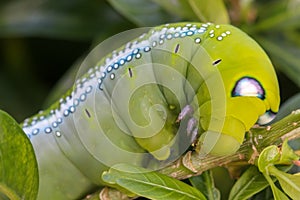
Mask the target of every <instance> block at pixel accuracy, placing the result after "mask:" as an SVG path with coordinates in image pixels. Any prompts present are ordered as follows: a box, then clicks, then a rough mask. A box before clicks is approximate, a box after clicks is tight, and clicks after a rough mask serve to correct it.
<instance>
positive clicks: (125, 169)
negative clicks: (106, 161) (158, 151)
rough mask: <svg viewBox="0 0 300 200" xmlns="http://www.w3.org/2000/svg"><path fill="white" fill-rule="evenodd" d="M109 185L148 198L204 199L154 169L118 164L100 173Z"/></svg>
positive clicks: (187, 186) (196, 192)
mask: <svg viewBox="0 0 300 200" xmlns="http://www.w3.org/2000/svg"><path fill="white" fill-rule="evenodd" d="M102 179H103V180H104V181H105V182H107V183H108V184H110V185H111V186H117V187H118V186H119V187H121V188H124V189H125V190H128V191H130V192H132V193H135V194H137V195H139V196H143V197H146V198H149V199H157V200H160V199H161V200H173V199H198V200H199V199H200V200H201V199H206V198H205V196H204V195H203V194H202V193H201V192H200V191H198V190H197V189H196V188H193V187H191V186H190V185H187V184H186V183H183V182H181V181H179V180H176V179H174V178H171V177H169V176H166V175H163V174H160V173H158V172H154V171H148V170H146V169H143V168H138V167H135V166H131V165H128V164H118V165H115V166H113V167H112V168H110V169H109V171H107V172H104V173H103V174H102Z"/></svg>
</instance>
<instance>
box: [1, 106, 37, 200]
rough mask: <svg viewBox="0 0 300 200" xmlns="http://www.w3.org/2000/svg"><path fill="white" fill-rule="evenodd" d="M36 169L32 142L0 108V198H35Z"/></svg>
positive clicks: (12, 199) (14, 199)
mask: <svg viewBox="0 0 300 200" xmlns="http://www.w3.org/2000/svg"><path fill="white" fill-rule="evenodd" d="M37 191H38V170H37V162H36V159H35V154H34V150H33V148H32V145H31V143H30V141H29V139H28V137H27V136H26V135H25V133H24V132H23V130H22V129H21V128H20V126H19V125H18V123H17V122H16V121H15V120H14V119H13V118H12V117H10V116H9V115H8V114H7V113H5V112H3V111H1V110H0V197H1V193H2V195H3V194H4V196H7V197H9V198H10V199H11V200H16V199H36V197H37Z"/></svg>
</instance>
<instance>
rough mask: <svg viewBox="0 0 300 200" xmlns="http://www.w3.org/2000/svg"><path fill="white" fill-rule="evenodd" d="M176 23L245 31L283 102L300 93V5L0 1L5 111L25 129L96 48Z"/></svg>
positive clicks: (271, 1)
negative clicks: (265, 60) (271, 70)
mask: <svg viewBox="0 0 300 200" xmlns="http://www.w3.org/2000/svg"><path fill="white" fill-rule="evenodd" d="M178 21H198V22H208V21H210V22H215V23H231V24H233V25H235V26H237V27H239V28H241V29H242V30H244V31H245V32H247V33H248V34H250V35H251V36H252V37H253V38H254V39H255V40H256V41H257V42H258V43H259V44H260V45H261V46H262V47H263V48H264V49H265V50H266V52H267V53H268V55H269V56H270V58H271V60H272V62H273V63H274V65H275V68H276V72H277V74H278V77H279V84H280V88H281V98H282V102H284V101H286V100H287V99H289V98H290V97H291V96H293V95H294V94H296V93H298V92H299V91H300V90H299V86H300V1H299V0H259V1H258V0H256V1H255V0H224V1H223V0H214V1H211V0H163V1H161V0H19V1H17V0H1V3H0V109H2V110H5V111H6V112H8V113H10V114H11V115H12V116H13V117H15V119H16V120H17V121H19V122H21V121H22V120H24V118H26V117H29V116H31V115H32V114H34V113H36V112H37V111H38V110H40V109H43V108H45V106H47V105H49V104H50V103H51V102H53V101H54V100H55V99H56V97H58V96H59V95H61V94H63V93H64V91H65V89H66V88H68V87H70V86H71V85H72V83H73V82H72V81H73V79H74V76H75V74H74V71H75V69H76V65H78V63H80V60H81V59H82V58H84V56H85V55H86V54H87V53H88V52H89V51H90V50H91V49H92V47H93V46H95V45H97V44H98V43H99V42H101V41H103V40H105V39H106V38H108V37H109V36H112V35H114V34H117V33H119V32H121V31H124V30H128V29H132V28H135V27H144V26H155V25H159V24H162V23H168V22H178ZM99 59H100V58H99Z"/></svg>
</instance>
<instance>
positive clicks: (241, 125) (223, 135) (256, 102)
mask: <svg viewBox="0 0 300 200" xmlns="http://www.w3.org/2000/svg"><path fill="white" fill-rule="evenodd" d="M224 32H227V33H230V36H229V34H228V35H226V37H214V38H211V39H208V40H207V42H206V43H205V44H204V45H205V49H206V50H207V51H208V54H209V55H210V56H211V57H212V59H213V60H214V62H213V63H212V65H211V67H215V68H218V71H219V72H220V74H221V77H222V79H223V83H224V87H223V88H214V90H217V91H218V90H220V93H222V91H221V90H225V93H224V95H225V98H220V97H218V96H214V95H211V96H210V98H209V99H207V100H206V102H205V103H203V104H202V105H201V106H200V108H199V109H200V124H201V127H202V128H203V129H204V131H205V132H204V134H203V135H201V137H200V140H199V141H200V153H205V154H206V153H211V154H214V155H228V154H232V153H234V152H235V151H236V150H237V149H238V148H239V146H240V145H241V143H242V142H243V139H244V135H245V132H246V131H248V130H249V129H250V128H251V127H252V126H253V125H254V124H255V123H260V124H265V123H268V122H269V121H271V120H272V119H273V118H274V117H275V113H276V112H277V111H278V107H279V102H280V97H279V87H278V82H277V77H276V74H275V71H274V68H273V66H272V64H271V62H270V60H269V58H268V56H267V55H266V53H265V52H264V51H263V50H262V48H261V47H260V46H259V45H258V44H257V43H256V42H255V41H254V40H253V39H251V38H250V37H249V36H248V35H246V34H245V33H243V32H242V31H240V30H238V29H236V28H234V27H232V26H230V25H223V26H221V28H218V29H215V30H214V34H215V35H222V33H224ZM210 79H214V76H211V77H210ZM209 87H210V86H209V85H207V84H206V85H205V84H204V86H203V88H202V90H204V91H207V90H209ZM208 93H209V92H208ZM216 93H219V92H216ZM219 101H226V102H225V104H226V110H225V111H224V113H225V114H223V113H221V111H220V110H222V109H220V108H218V103H216V102H219ZM216 105H217V106H216ZM213 106H215V107H217V108H215V109H212V107H213ZM201 113H205V114H201Z"/></svg>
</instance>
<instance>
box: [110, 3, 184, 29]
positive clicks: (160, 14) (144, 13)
mask: <svg viewBox="0 0 300 200" xmlns="http://www.w3.org/2000/svg"><path fill="white" fill-rule="evenodd" d="M108 2H109V3H110V4H111V5H112V6H113V7H114V8H115V9H116V10H118V11H119V12H120V13H121V14H122V15H124V16H125V17H127V18H128V19H129V20H130V21H132V22H133V23H135V24H137V25H139V26H155V25H159V24H162V23H167V22H175V21H176V20H179V18H177V17H176V16H174V15H171V14H169V13H167V12H166V11H165V10H164V9H163V8H162V7H161V6H160V5H158V4H157V3H155V2H153V1H149V0H108Z"/></svg>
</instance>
